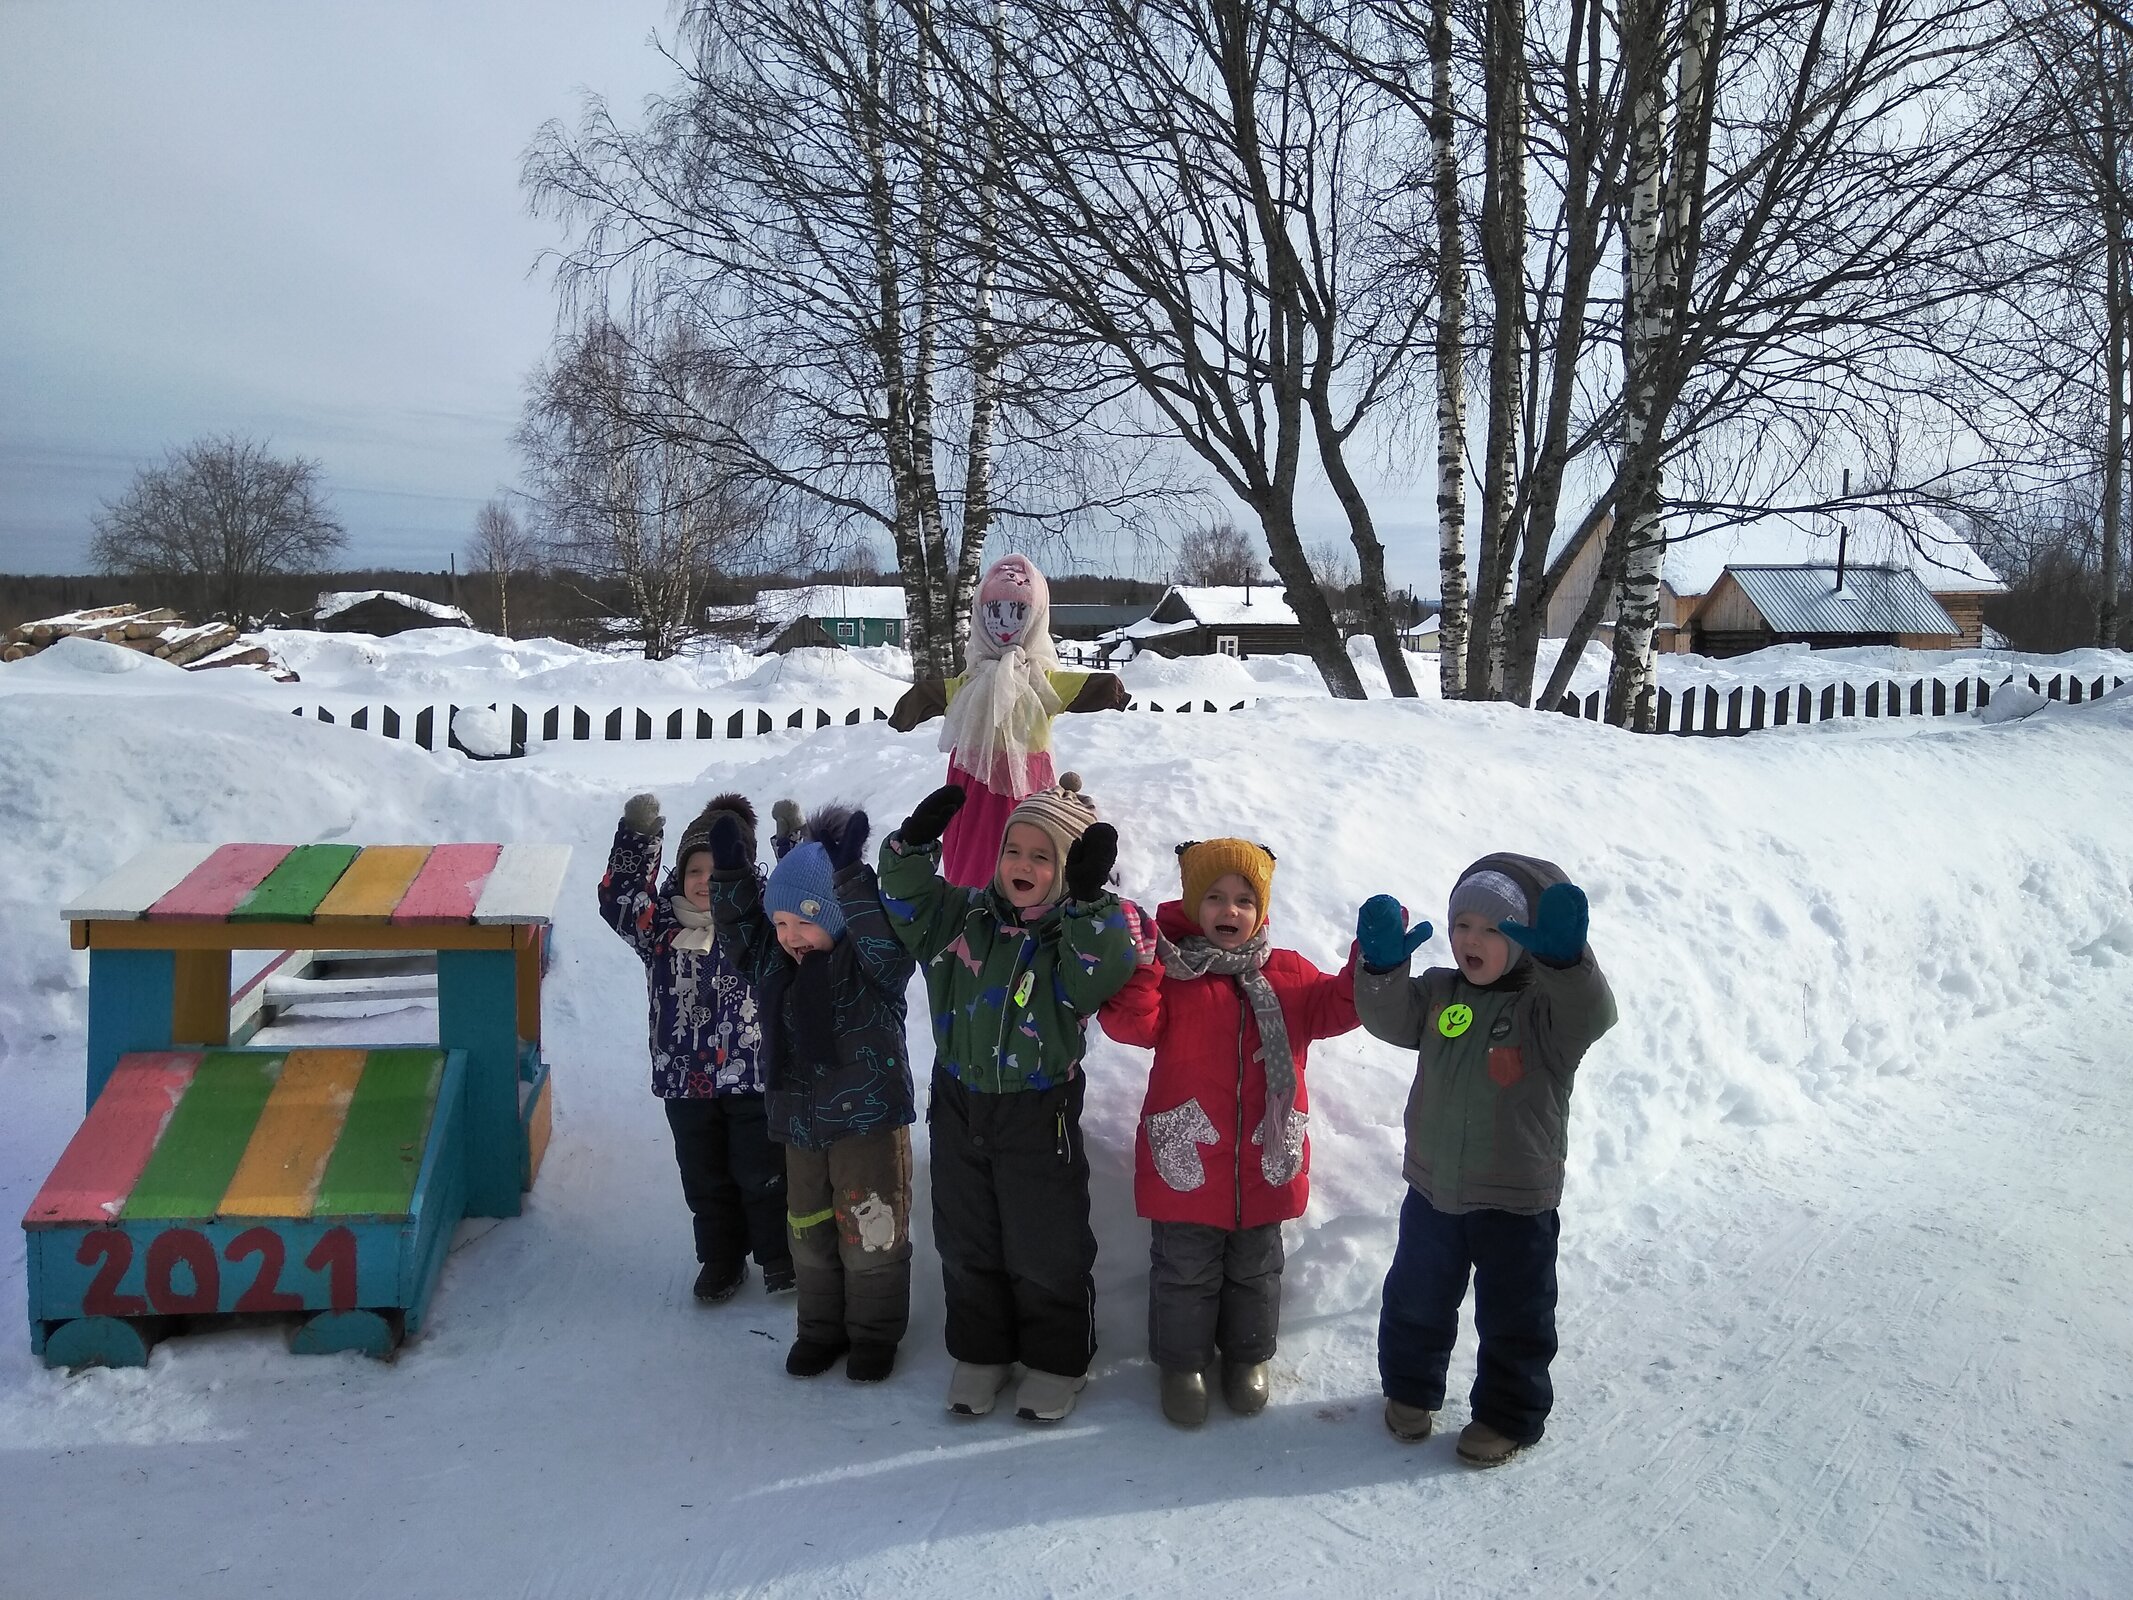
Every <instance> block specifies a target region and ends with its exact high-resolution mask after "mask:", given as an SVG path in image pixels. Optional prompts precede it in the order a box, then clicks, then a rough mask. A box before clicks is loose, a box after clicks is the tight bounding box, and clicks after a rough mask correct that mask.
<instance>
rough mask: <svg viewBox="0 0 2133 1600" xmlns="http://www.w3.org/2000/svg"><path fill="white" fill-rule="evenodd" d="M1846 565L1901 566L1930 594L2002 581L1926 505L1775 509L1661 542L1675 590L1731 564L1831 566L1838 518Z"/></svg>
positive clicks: (1704, 590) (1705, 586)
mask: <svg viewBox="0 0 2133 1600" xmlns="http://www.w3.org/2000/svg"><path fill="white" fill-rule="evenodd" d="M1840 520H1841V521H1842V522H1843V524H1844V526H1845V527H1846V528H1847V529H1849V530H1850V535H1849V537H1848V538H1847V539H1846V540H1845V541H1844V554H1845V561H1846V564H1847V565H1850V564H1851V563H1857V564H1859V565H1860V566H1873V567H1899V568H1903V569H1905V570H1907V571H1909V572H1911V573H1913V574H1915V575H1916V576H1917V578H1918V581H1919V582H1920V583H1922V584H1924V585H1925V587H1926V589H1927V590H1928V591H1929V592H1930V593H1933V594H1997V593H1999V592H2000V591H2001V590H2002V589H2004V588H2005V587H2006V585H2004V584H2003V583H2001V582H2000V580H1999V578H1998V577H1997V576H1996V575H1995V574H1994V572H1993V570H1992V569H1991V568H1990V567H1988V566H1986V565H1985V562H1984V559H1983V558H1982V557H1981V556H1979V554H1978V553H1977V551H1976V550H1974V549H1973V548H1971V545H1970V542H1969V541H1968V540H1967V539H1965V538H1963V536H1962V535H1961V534H1959V533H1957V532H1956V531H1955V530H1954V529H1953V528H1951V527H1950V526H1949V525H1948V524H1947V523H1946V522H1944V521H1942V520H1941V519H1940V518H1939V517H1937V516H1934V515H1933V514H1932V513H1931V512H1922V511H1906V512H1904V513H1903V514H1902V516H1901V518H1900V519H1899V518H1898V517H1896V516H1892V515H1891V514H1890V513H1888V512H1886V511H1847V512H1845V513H1844V515H1843V517H1842V518H1841V519H1840V518H1836V517H1829V516H1823V515H1820V514H1813V515H1808V514H1800V513H1793V512H1773V513H1772V514H1771V515H1769V516H1767V517H1759V518H1757V519H1756V520H1755V521H1753V522H1749V523H1744V524H1742V525H1741V526H1739V527H1734V528H1721V529H1718V530H1716V531H1714V532H1710V533H1694V532H1691V533H1690V534H1689V536H1687V537H1677V538H1674V539H1671V540H1669V541H1668V543H1667V547H1666V566H1665V576H1666V580H1667V583H1668V584H1669V585H1670V586H1671V587H1672V588H1673V591H1674V592H1675V593H1676V594H1680V595H1697V594H1709V593H1710V592H1711V586H1712V585H1713V584H1715V583H1717V582H1718V575H1719V574H1720V573H1721V572H1723V571H1724V570H1725V569H1726V568H1727V567H1729V566H1734V567H1737V566H1758V567H1782V566H1829V567H1834V566H1835V565H1836V562H1837V543H1838V540H1837V525H1838V522H1839V521H1840Z"/></svg>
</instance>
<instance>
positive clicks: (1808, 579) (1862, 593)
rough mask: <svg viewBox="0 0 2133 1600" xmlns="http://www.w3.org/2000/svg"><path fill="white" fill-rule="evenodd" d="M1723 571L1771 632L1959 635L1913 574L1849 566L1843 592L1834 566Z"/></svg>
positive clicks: (1948, 617)
mask: <svg viewBox="0 0 2133 1600" xmlns="http://www.w3.org/2000/svg"><path fill="white" fill-rule="evenodd" d="M1726 572H1727V573H1728V574H1730V575H1731V576H1732V578H1733V581H1734V582H1735V583H1737V584H1739V585H1740V586H1741V592H1742V593H1743V594H1745V595H1747V597H1748V600H1749V603H1750V604H1752V605H1753V606H1754V607H1755V609H1756V610H1757V611H1758V612H1760V613H1761V614H1762V618H1763V620H1764V621H1765V622H1767V623H1769V624H1770V631H1771V632H1773V633H1824V634H1827V633H1923V634H1948V635H1953V634H1956V633H1959V632H1961V630H1960V629H1959V628H1957V627H1956V625H1955V621H1954V619H1953V618H1951V617H1950V616H1949V615H1948V613H1947V612H1946V611H1945V610H1943V609H1942V608H1941V604H1940V602H1939V601H1938V600H1935V599H1934V598H1933V596H1932V595H1931V594H1929V593H1928V592H1927V591H1926V586H1925V585H1924V584H1922V583H1920V582H1919V581H1918V576H1917V574H1916V573H1913V572H1910V571H1907V570H1905V569H1903V568H1901V567H1858V566H1850V565H1847V566H1846V567H1845V569H1844V587H1843V588H1842V589H1841V590H1840V589H1839V588H1838V587H1837V569H1836V568H1835V567H1834V566H1827V567H1822V566H1788V567H1747V566H1741V567H1734V566H1729V567H1727V568H1726Z"/></svg>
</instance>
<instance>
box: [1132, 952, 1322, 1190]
mask: <svg viewBox="0 0 2133 1600" xmlns="http://www.w3.org/2000/svg"><path fill="white" fill-rule="evenodd" d="M1155 953H1156V955H1157V956H1159V957H1160V958H1161V959H1162V963H1163V971H1164V972H1165V973H1166V974H1168V975H1169V976H1171V977H1173V978H1204V977H1207V976H1208V975H1209V974H1213V975H1214V976H1216V977H1224V978H1235V979H1236V980H1237V985H1238V987H1239V988H1241V989H1242V990H1243V991H1244V998H1245V1000H1246V1001H1247V1002H1248V1003H1249V1004H1250V1005H1251V1008H1252V1016H1253V1018H1254V1019H1255V1020H1256V1021H1257V1022H1258V1024H1259V1063H1260V1065H1261V1067H1263V1068H1264V1069H1265V1072H1266V1118H1265V1120H1264V1121H1262V1122H1261V1123H1260V1124H1259V1130H1258V1132H1257V1133H1256V1134H1255V1135H1254V1136H1253V1142H1254V1143H1255V1144H1257V1145H1258V1146H1259V1170H1260V1173H1261V1174H1262V1175H1263V1176H1264V1177H1265V1178H1266V1181H1267V1182H1268V1183H1272V1184H1283V1183H1287V1182H1288V1181H1289V1180H1290V1179H1291V1178H1293V1177H1295V1176H1296V1174H1297V1173H1298V1172H1300V1171H1301V1170H1302V1169H1303V1125H1304V1121H1305V1119H1304V1118H1303V1117H1301V1116H1298V1115H1297V1114H1296V1057H1295V1054H1294V1053H1293V1052H1292V1051H1291V1050H1290V1049H1289V1024H1288V1019H1287V1018H1285V1017H1283V1016H1282V1014H1281V996H1279V995H1277V994H1276V993H1275V992H1274V986H1273V985H1272V984H1271V983H1268V982H1267V981H1266V973H1265V971H1264V970H1263V969H1264V968H1265V966H1266V959H1267V957H1268V956H1269V955H1271V954H1272V953H1273V945H1272V944H1271V943H1270V942H1269V940H1268V939H1267V931H1266V929H1265V927H1264V926H1262V927H1261V928H1260V929H1259V931H1258V932H1257V933H1255V934H1253V935H1252V936H1251V938H1249V939H1247V940H1246V941H1245V942H1244V943H1243V944H1241V945H1239V946H1238V947H1237V948H1236V949H1234V950H1223V949H1219V948H1217V947H1216V946H1215V945H1214V944H1213V943H1212V942H1211V941H1209V940H1207V939H1204V938H1202V937H1200V936H1199V935H1197V934H1195V935H1193V936H1191V937H1189V938H1187V939H1186V940H1185V941H1184V942H1183V943H1181V944H1172V943H1171V942H1170V940H1169V939H1168V938H1167V937H1165V936H1164V935H1163V934H1162V933H1160V932H1159V933H1157V934H1156V936H1155Z"/></svg>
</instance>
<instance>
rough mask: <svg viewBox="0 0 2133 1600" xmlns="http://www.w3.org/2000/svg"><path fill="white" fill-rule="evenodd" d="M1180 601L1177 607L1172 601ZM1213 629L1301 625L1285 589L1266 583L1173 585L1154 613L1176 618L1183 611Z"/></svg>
mask: <svg viewBox="0 0 2133 1600" xmlns="http://www.w3.org/2000/svg"><path fill="white" fill-rule="evenodd" d="M1173 600H1175V601H1176V602H1177V604H1176V605H1173V604H1172V601H1173ZM1180 607H1182V608H1183V610H1184V611H1185V612H1186V613H1187V614H1189V615H1190V616H1191V617H1192V619H1193V620H1194V621H1196V622H1198V623H1200V624H1202V625H1203V626H1206V627H1210V628H1241V627H1260V628H1294V627H1297V626H1298V625H1299V624H1298V623H1297V621H1296V613H1295V612H1293V611H1291V610H1290V609H1289V603H1288V601H1286V600H1284V599H1283V598H1282V596H1281V590H1280V589H1279V588H1276V587H1272V586H1270V585H1267V584H1263V583H1255V584H1249V585H1245V584H1238V585H1234V586H1226V587H1219V588H1199V587H1195V586H1190V585H1186V584H1182V583H1180V584H1173V585H1172V586H1171V587H1170V589H1169V590H1168V591H1167V592H1166V593H1165V594H1164V595H1163V598H1162V599H1160V600H1158V601H1157V602H1156V604H1155V612H1154V614H1155V615H1156V616H1159V617H1166V616H1167V617H1170V618H1173V619H1174V618H1175V617H1176V615H1177V612H1178V610H1179V608H1180Z"/></svg>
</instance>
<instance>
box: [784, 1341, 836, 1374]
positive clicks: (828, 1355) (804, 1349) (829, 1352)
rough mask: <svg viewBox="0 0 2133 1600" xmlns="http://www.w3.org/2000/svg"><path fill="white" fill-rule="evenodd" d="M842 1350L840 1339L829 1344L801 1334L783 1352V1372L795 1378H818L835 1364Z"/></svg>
mask: <svg viewBox="0 0 2133 1600" xmlns="http://www.w3.org/2000/svg"><path fill="white" fill-rule="evenodd" d="M844 1350H845V1345H844V1341H843V1340H842V1339H839V1340H837V1341H836V1342H835V1343H831V1342H830V1341H828V1340H824V1339H810V1338H808V1337H807V1335H805V1334H802V1335H801V1336H800V1337H799V1338H797V1339H795V1340H793V1342H792V1348H791V1349H790V1350H787V1351H786V1352H785V1370H786V1371H787V1372H789V1373H791V1374H792V1375H793V1376H794V1377H795V1378H819V1377H821V1376H822V1374H823V1373H825V1372H827V1371H829V1369H830V1368H831V1367H834V1366H835V1365H836V1364H837V1358H838V1357H839V1356H841V1355H843V1354H844Z"/></svg>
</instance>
